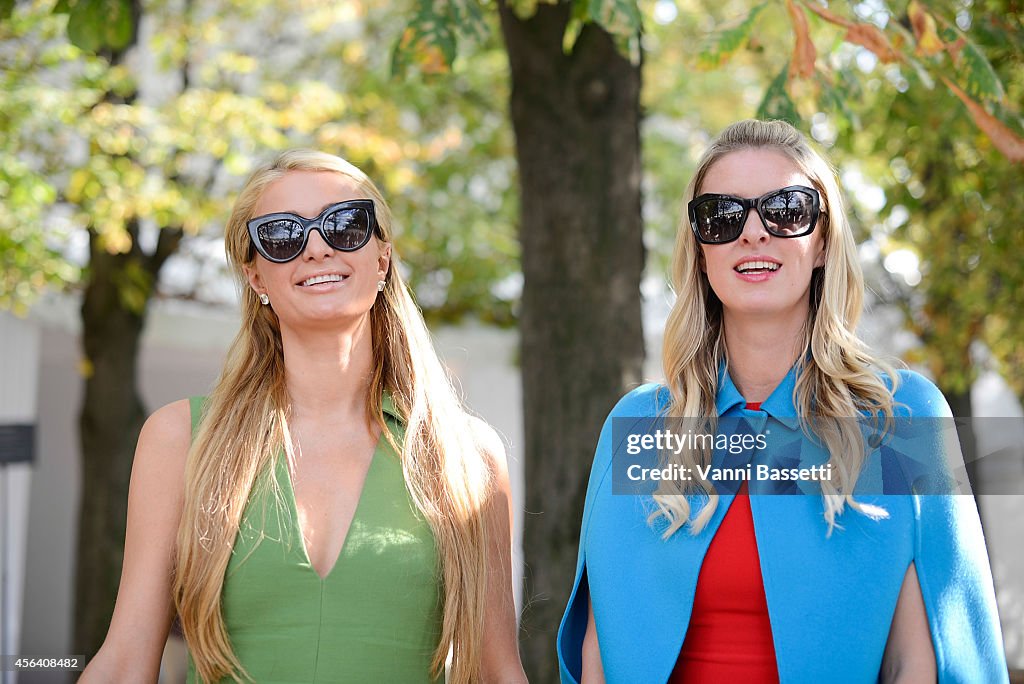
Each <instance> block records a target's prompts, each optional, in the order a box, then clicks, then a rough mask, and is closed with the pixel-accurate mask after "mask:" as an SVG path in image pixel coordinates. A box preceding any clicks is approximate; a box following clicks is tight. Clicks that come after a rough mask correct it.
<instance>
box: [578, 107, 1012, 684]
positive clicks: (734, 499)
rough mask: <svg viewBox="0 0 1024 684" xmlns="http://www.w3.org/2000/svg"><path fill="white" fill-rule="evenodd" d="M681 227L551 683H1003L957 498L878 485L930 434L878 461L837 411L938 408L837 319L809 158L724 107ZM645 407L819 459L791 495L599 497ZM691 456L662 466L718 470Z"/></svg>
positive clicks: (619, 411) (969, 517)
mask: <svg viewBox="0 0 1024 684" xmlns="http://www.w3.org/2000/svg"><path fill="white" fill-rule="evenodd" d="M687 219H688V220H685V221H684V226H683V228H681V229H680V230H679V234H678V237H677V241H676V250H675V255H674V263H673V281H674V286H675V290H676V292H677V294H678V298H677V300H676V303H675V305H674V308H673V310H672V313H671V315H670V317H669V320H668V323H667V326H666V330H665V339H664V350H665V351H664V359H663V360H664V371H665V378H666V382H665V384H664V385H646V386H644V387H640V388H639V389H637V390H635V391H633V392H631V393H630V394H628V395H627V396H626V397H624V398H623V399H622V400H621V401H620V402H619V404H618V405H617V406H616V407H615V409H614V410H613V411H612V414H611V416H610V417H609V420H608V421H607V423H606V425H605V427H604V430H603V431H602V433H601V438H600V442H599V445H598V448H597V454H596V457H595V460H594V465H593V470H592V472H591V476H590V483H589V487H588V491H587V500H586V505H585V510H584V514H583V526H582V530H581V534H580V553H579V561H578V564H577V571H576V579H575V585H574V587H573V591H572V596H571V598H570V601H569V605H568V607H567V609H566V612H565V616H564V618H563V621H562V625H561V627H560V629H559V634H558V655H559V662H560V667H561V677H562V681H563V682H580V681H582V682H584V684H590V683H591V682H603V681H607V682H643V683H647V682H658V683H661V682H670V683H673V682H685V683H687V684H690V683H693V682H732V681H742V682H743V683H744V684H756V683H760V682H778V681H782V682H787V683H788V682H864V683H868V682H876V681H882V682H935V681H936V680H937V681H939V682H986V683H987V682H1005V681H1006V680H1007V670H1006V662H1005V656H1004V653H1003V648H1002V640H1001V636H1000V631H999V620H998V617H997V614H996V608H995V596H994V591H993V587H992V579H991V573H990V570H989V566H988V560H987V555H986V550H985V544H984V539H983V537H982V532H981V527H980V524H979V520H978V513H977V509H976V508H975V505H974V501H973V499H972V497H970V496H957V495H952V494H948V493H947V494H921V493H917V492H918V490H917V489H914V490H913V493H912V491H911V489H910V487H909V486H900V487H894V486H892V483H893V482H894V481H899V482H903V483H904V484H905V483H906V482H909V481H911V480H913V479H914V478H913V475H912V469H913V467H915V466H916V467H923V468H924V470H926V471H927V470H929V469H931V470H932V471H934V470H935V467H933V464H930V463H929V459H934V460H935V462H936V463H941V462H942V461H943V459H944V456H943V454H942V453H941V452H942V451H943V449H945V448H946V447H948V445H949V443H950V440H949V437H948V434H946V435H945V436H944V437H943V436H942V435H938V436H936V437H935V439H924V440H922V439H907V440H904V446H906V445H910V446H909V447H908V449H909V452H911V453H909V454H904V457H897V456H895V455H894V454H895V453H896V452H897V451H898V449H896V450H895V451H894V448H893V444H894V443H895V440H894V439H890V440H889V441H888V442H885V441H882V442H874V441H870V440H866V439H865V437H864V433H863V431H862V430H861V429H860V428H859V425H860V424H859V423H858V422H857V421H856V420H851V419H852V418H854V417H865V416H872V417H874V418H876V419H877V421H878V424H880V425H884V426H888V428H889V429H892V430H893V431H894V432H898V431H899V426H900V425H904V424H906V422H908V421H911V420H917V419H923V423H924V424H925V425H938V424H939V423H940V422H942V421H941V419H948V417H949V416H950V412H949V407H948V405H947V404H946V402H945V400H944V399H943V397H942V395H941V393H940V392H939V391H938V390H937V389H936V387H935V386H934V385H933V384H932V383H930V382H929V381H927V380H926V379H924V378H923V377H922V376H920V375H918V374H916V373H913V372H909V371H895V370H893V369H892V368H891V367H890V366H889V365H888V364H886V363H885V362H883V361H881V360H880V359H878V358H876V357H875V356H874V355H873V354H872V353H871V352H870V350H868V349H867V348H866V347H865V346H864V344H863V343H862V342H861V341H860V340H859V339H858V338H857V337H856V335H855V333H854V330H855V327H856V324H857V321H858V319H859V317H860V314H861V308H862V299H863V278H862V275H861V270H860V267H859V265H858V262H857V251H856V246H855V243H854V240H853V236H852V234H851V231H850V227H849V224H848V222H847V219H846V216H845V212H844V208H843V200H842V196H841V193H840V190H839V186H838V183H837V180H836V176H835V172H834V170H833V169H832V167H831V166H830V165H829V164H828V162H826V161H825V160H824V159H823V158H822V156H821V155H820V154H818V153H817V152H816V151H815V150H814V149H813V148H811V146H810V145H809V144H808V142H807V140H806V139H805V138H804V137H803V135H801V134H800V133H799V132H798V131H797V130H796V129H794V128H793V127H792V126H790V125H788V124H785V123H782V122H778V121H772V122H762V121H742V122H739V123H737V124H734V125H732V126H730V127H729V128H727V129H726V130H725V131H724V132H723V133H722V134H721V135H720V136H719V138H718V139H717V140H715V141H714V142H713V143H712V144H711V146H710V148H709V149H708V150H707V152H706V153H705V154H704V156H703V158H702V159H701V161H700V164H699V166H698V169H697V172H696V174H695V175H694V178H693V180H692V182H691V184H690V187H689V188H688V190H687ZM655 416H676V417H682V416H686V417H704V418H707V419H711V421H712V423H713V424H717V425H719V426H721V425H724V424H725V423H726V422H727V421H730V420H733V419H737V420H739V419H742V420H743V421H746V424H747V425H748V426H749V428H751V430H752V431H751V434H753V435H768V434H770V435H772V440H774V442H776V443H777V442H779V440H780V439H782V438H784V437H787V436H789V438H791V441H790V446H789V447H787V448H788V451H787V452H786V453H787V454H788V456H787V457H788V458H790V464H791V465H795V466H796V467H797V469H800V470H803V471H807V470H809V469H811V468H817V469H818V471H819V473H820V476H816V477H815V478H814V481H813V482H812V483H808V482H800V483H799V486H798V487H796V488H795V489H792V490H791V491H798V492H799V491H803V492H807V491H813V492H814V495H810V496H809V495H799V494H797V495H790V496H749V497H748V496H746V494H748V493H761V492H764V491H766V490H765V489H764V488H763V487H759V485H758V483H755V482H753V481H751V482H742V484H740V485H739V487H738V489H737V488H736V487H735V486H734V487H733V488H732V489H729V488H723V487H718V486H713V483H711V482H710V481H709V480H708V479H707V478H704V479H703V480H701V479H700V478H693V479H690V480H686V479H684V478H682V477H676V478H675V479H673V477H670V478H669V479H663V480H660V481H659V482H657V483H655V484H654V485H652V489H651V491H649V492H648V493H647V494H643V495H633V496H630V495H622V494H621V493H614V494H613V488H614V486H615V485H616V483H618V482H620V481H621V480H622V479H623V472H622V471H621V469H622V466H621V463H620V460H621V459H620V455H621V454H623V453H624V448H623V447H624V440H626V439H628V436H624V435H627V433H628V432H629V426H631V425H640V424H641V423H643V422H644V421H645V420H647V419H650V418H652V417H655ZM929 419H938V420H932V421H931V422H929ZM830 421H831V422H830ZM647 422H648V423H649V420H648V421H647ZM946 422H947V424H948V421H946ZM921 424H922V420H917V425H921ZM828 425H831V426H832V429H826V428H825V427H822V426H828ZM894 425H895V426H897V427H896V428H893V427H892V426H894ZM623 426H625V427H623ZM815 426H817V433H816V432H815V429H816V428H815ZM934 432H938V430H935V431H934ZM883 434H885V433H884V432H883ZM926 436H927V435H926ZM811 437H813V439H811ZM918 437H920V435H918ZM953 441H955V440H953ZM792 445H796V446H795V447H794V446H792ZM762 446H763V445H762ZM712 451H713V449H710V448H709V449H705V450H703V451H702V450H701V449H696V448H694V449H680V450H677V451H676V452H675V455H674V456H673V457H671V458H670V460H669V462H668V463H669V465H670V466H672V467H674V468H675V471H671V472H675V473H686V472H689V473H700V472H707V470H706V469H707V467H708V466H710V465H717V466H721V465H722V462H720V459H719V457H720V456H721V454H717V455H716V453H717V452H716V453H712ZM770 451H771V450H770V449H767V450H765V451H764V452H763V453H762V452H758V451H757V450H756V449H751V450H748V451H747V452H745V453H746V456H745V457H741V460H740V461H739V462H735V459H734V463H733V465H736V466H739V467H740V468H741V469H742V467H744V466H745V465H746V464H747V463H754V462H760V459H763V458H766V456H765V455H764V454H766V453H768V452H770ZM783 451H785V450H783ZM613 455H614V457H613ZM742 458H748V459H750V460H747V461H746V463H744V462H743V460H742ZM716 459H719V460H716ZM664 463H665V462H664V461H662V462H661V464H662V465H664ZM779 463H781V461H778V462H776V463H775V466H778V465H779ZM908 464H909V466H908ZM767 467H768V466H765V468H767ZM908 468H909V469H908ZM938 470H939V471H940V472H939V474H940V475H941V474H942V473H946V474H947V475H948V474H949V472H948V470H946V466H945V465H941V466H939V467H938ZM637 472H639V471H637ZM664 472H670V471H668V470H666V471H664ZM826 474H827V476H826ZM933 474H934V472H933ZM894 478H895V479H894ZM900 478H903V479H900ZM774 484H777V483H774ZM654 486H656V487H657V488H656V489H654V488H653V487H654ZM943 491H947V490H943Z"/></svg>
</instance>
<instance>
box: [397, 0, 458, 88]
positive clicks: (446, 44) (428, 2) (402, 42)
mask: <svg viewBox="0 0 1024 684" xmlns="http://www.w3.org/2000/svg"><path fill="white" fill-rule="evenodd" d="M456 26H457V24H455V23H453V17H452V9H451V6H450V5H448V4H446V3H444V2H443V0H441V1H440V2H438V3H436V4H435V2H433V0H420V1H419V6H418V8H417V10H416V14H415V15H413V18H412V20H411V21H410V22H409V25H408V26H407V27H406V29H405V31H404V32H403V34H402V36H401V37H400V38H399V39H398V42H397V43H396V44H395V49H394V50H393V51H392V55H391V73H392V75H398V74H400V73H402V72H404V71H405V70H406V69H407V68H408V67H409V66H410V65H411V64H413V63H416V64H419V65H420V66H422V67H424V68H425V70H427V71H435V70H437V66H438V65H436V64H434V63H435V62H436V61H437V59H438V56H439V54H440V57H441V59H443V65H444V66H445V67H451V65H452V62H454V61H455V54H456V49H457V43H456V35H455V31H454V28H455V27H456Z"/></svg>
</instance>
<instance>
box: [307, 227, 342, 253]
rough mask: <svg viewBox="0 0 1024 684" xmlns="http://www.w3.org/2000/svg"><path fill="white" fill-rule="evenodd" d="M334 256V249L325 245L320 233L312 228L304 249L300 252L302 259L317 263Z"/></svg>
mask: <svg viewBox="0 0 1024 684" xmlns="http://www.w3.org/2000/svg"><path fill="white" fill-rule="evenodd" d="M332 254H334V248H333V247H331V246H330V245H329V244H327V241H326V240H324V238H323V236H322V235H320V231H319V230H317V229H316V228H314V229H313V230H311V231H309V239H308V240H306V248H305V249H303V250H302V258H303V259H304V260H306V261H318V260H320V259H326V258H327V257H329V256H331V255H332Z"/></svg>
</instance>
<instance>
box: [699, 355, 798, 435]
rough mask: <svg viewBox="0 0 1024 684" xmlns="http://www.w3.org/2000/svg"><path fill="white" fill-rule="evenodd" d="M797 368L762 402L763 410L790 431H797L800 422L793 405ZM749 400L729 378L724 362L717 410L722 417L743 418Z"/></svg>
mask: <svg viewBox="0 0 1024 684" xmlns="http://www.w3.org/2000/svg"><path fill="white" fill-rule="evenodd" d="M796 373H797V367H796V365H795V364H794V365H793V367H792V368H790V369H789V372H788V373H786V375H785V377H784V378H782V381H781V382H780V383H779V384H778V385H777V386H776V387H775V389H774V390H772V393H771V394H770V395H768V398H767V399H765V400H764V401H763V402H761V410H762V411H764V412H765V413H767V414H768V415H770V416H771V417H772V418H774V419H775V420H777V421H779V422H780V423H782V424H783V425H785V426H786V427H788V428H789V429H790V430H796V429H797V428H798V427H799V426H800V421H799V419H798V418H797V415H796V407H795V406H794V405H793V391H794V389H795V388H796ZM746 403H747V400H746V399H744V398H743V395H742V394H740V391H739V388H737V387H736V385H735V384H734V383H733V381H732V378H731V377H729V370H728V368H726V365H725V363H724V362H723V363H722V364H721V365H720V366H719V367H718V395H717V396H716V397H715V408H717V409H718V415H720V416H741V415H743V414H742V411H743V410H745V409H744V406H746Z"/></svg>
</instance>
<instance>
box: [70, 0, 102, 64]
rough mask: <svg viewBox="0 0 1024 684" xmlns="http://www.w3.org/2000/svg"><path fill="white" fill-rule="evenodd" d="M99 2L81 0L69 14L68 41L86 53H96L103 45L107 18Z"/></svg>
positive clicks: (96, 0) (73, 6)
mask: <svg viewBox="0 0 1024 684" xmlns="http://www.w3.org/2000/svg"><path fill="white" fill-rule="evenodd" d="M100 5H101V2H100V1H99V0H79V1H78V2H76V3H75V4H74V5H72V6H71V8H70V10H69V12H68V40H70V41H71V43H72V44H73V45H74V46H75V47H77V48H80V49H82V50H85V51H86V52H96V51H97V50H99V49H100V47H102V45H103V33H104V28H105V23H106V17H105V16H103V11H102V7H101V6H100Z"/></svg>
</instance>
